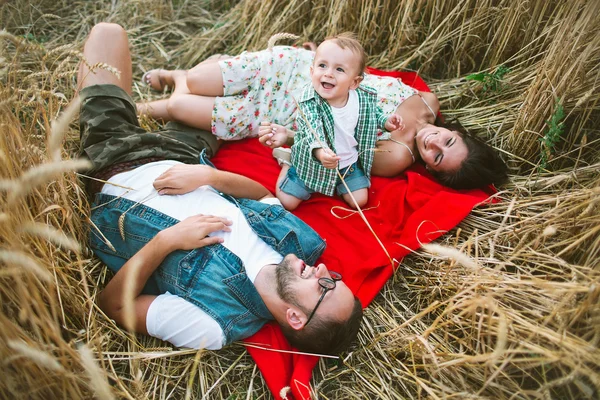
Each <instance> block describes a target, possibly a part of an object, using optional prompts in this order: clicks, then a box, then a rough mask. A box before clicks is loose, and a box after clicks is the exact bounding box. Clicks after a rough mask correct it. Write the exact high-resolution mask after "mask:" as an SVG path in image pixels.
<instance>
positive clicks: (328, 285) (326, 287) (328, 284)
mask: <svg viewBox="0 0 600 400" xmlns="http://www.w3.org/2000/svg"><path fill="white" fill-rule="evenodd" d="M329 276H331V278H319V286H321V287H322V288H323V293H322V294H321V297H320V298H319V301H317V305H316V306H315V308H314V309H313V310H312V312H311V313H310V315H309V316H308V319H307V320H306V323H305V324H304V326H306V325H308V323H309V322H310V320H311V319H312V317H313V316H314V315H315V313H316V312H317V308H319V304H321V302H322V301H323V298H325V295H326V294H327V292H329V291H330V290H333V289H335V283H336V282H337V281H341V280H342V274H338V273H337V272H333V271H329Z"/></svg>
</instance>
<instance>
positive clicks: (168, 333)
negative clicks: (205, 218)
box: [102, 161, 283, 350]
mask: <svg viewBox="0 0 600 400" xmlns="http://www.w3.org/2000/svg"><path fill="white" fill-rule="evenodd" d="M178 164H181V163H180V162H178V161H157V162H153V163H149V164H145V165H143V166H141V167H138V168H136V169H134V170H132V171H128V172H123V173H121V174H117V175H115V176H113V177H112V178H110V179H109V180H108V182H109V183H107V184H105V185H104V187H103V188H102V193H106V194H110V195H113V196H121V197H124V198H127V199H129V200H133V201H137V202H140V203H142V204H144V205H145V206H148V207H152V208H154V209H155V210H158V211H160V212H162V213H164V214H166V215H168V216H170V217H172V218H175V219H178V220H183V219H185V218H187V217H190V216H192V215H196V214H204V215H215V216H219V217H226V218H228V219H229V220H231V221H232V225H231V227H230V228H231V232H214V233H211V234H210V235H209V236H220V237H222V238H223V240H224V241H223V243H222V244H223V246H225V247H226V248H227V249H229V250H230V251H231V252H232V253H234V254H235V255H237V256H238V257H239V258H240V259H241V260H242V262H243V263H244V267H245V268H246V273H247V275H248V278H249V279H250V280H251V281H252V282H254V279H255V278H256V276H257V275H258V273H259V272H260V270H261V269H262V267H264V266H265V265H269V264H278V263H280V262H281V260H282V259H283V257H282V256H281V255H280V254H279V253H277V252H276V251H275V250H273V249H272V248H271V247H270V246H269V245H267V244H266V243H265V242H264V241H263V240H262V239H260V238H259V237H258V236H257V235H256V234H255V233H254V231H253V230H252V228H250V225H248V222H247V221H246V218H245V217H244V214H243V213H242V212H241V211H240V209H239V208H238V207H236V206H235V205H234V204H233V203H231V202H229V201H227V200H225V199H224V198H223V197H221V196H220V195H219V194H218V193H217V192H216V191H215V190H214V189H212V188H211V187H209V186H202V187H200V188H198V189H196V190H194V191H192V192H189V193H186V194H183V195H164V196H160V195H158V193H157V191H156V190H155V189H154V187H153V186H152V183H153V182H154V180H155V179H156V178H157V177H158V176H159V175H161V174H162V173H163V172H165V171H167V170H168V169H169V168H171V167H172V166H174V165H178ZM110 183H113V184H116V185H119V186H115V185H111V184H110ZM127 187H128V188H132V189H134V190H128V189H126V188H127ZM262 202H264V203H268V204H281V203H280V202H279V200H277V198H268V199H264V200H262ZM146 328H147V329H148V333H149V334H150V335H151V336H154V337H157V338H160V339H162V340H167V341H169V342H171V343H173V344H174V345H175V346H177V347H191V348H206V349H210V350H216V349H220V348H221V347H223V343H224V339H225V337H224V335H223V330H222V329H221V327H220V325H219V324H218V323H217V322H216V321H215V320H213V319H212V318H211V317H210V316H209V315H208V314H206V313H205V312H204V311H202V309H200V308H199V307H197V306H195V305H193V304H191V303H189V302H187V301H186V300H184V299H182V298H180V297H178V296H176V295H173V294H170V293H165V294H162V295H160V296H158V297H157V298H156V299H155V300H154V301H153V302H152V304H150V308H149V309H148V315H147V316H146Z"/></svg>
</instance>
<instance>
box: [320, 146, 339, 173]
mask: <svg viewBox="0 0 600 400" xmlns="http://www.w3.org/2000/svg"><path fill="white" fill-rule="evenodd" d="M315 158H316V159H317V160H319V161H320V162H321V164H323V166H324V167H325V168H327V169H335V168H337V166H338V161H340V157H338V156H337V155H336V154H335V153H334V152H333V151H331V150H329V149H324V148H320V149H316V150H315Z"/></svg>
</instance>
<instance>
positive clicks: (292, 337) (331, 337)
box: [281, 297, 363, 355]
mask: <svg viewBox="0 0 600 400" xmlns="http://www.w3.org/2000/svg"><path fill="white" fill-rule="evenodd" d="M362 315H363V310H362V305H361V303H360V300H359V299H358V297H354V306H353V308H352V313H351V314H350V317H348V319H347V320H345V321H336V320H332V319H330V320H326V319H325V318H323V317H322V316H320V315H319V314H315V315H314V316H313V318H312V319H311V320H310V324H308V325H307V326H305V327H304V328H302V329H300V330H296V329H293V328H292V327H291V326H289V325H287V324H284V325H281V330H282V331H283V334H284V336H285V337H286V339H287V340H288V342H290V344H291V345H292V346H294V347H295V348H297V349H298V350H300V351H303V352H307V353H315V354H331V355H337V354H339V353H341V352H342V351H344V350H346V349H347V348H348V347H349V346H350V344H351V343H352V342H353V341H354V339H355V338H356V335H357V334H358V330H359V328H360V323H361V321H362Z"/></svg>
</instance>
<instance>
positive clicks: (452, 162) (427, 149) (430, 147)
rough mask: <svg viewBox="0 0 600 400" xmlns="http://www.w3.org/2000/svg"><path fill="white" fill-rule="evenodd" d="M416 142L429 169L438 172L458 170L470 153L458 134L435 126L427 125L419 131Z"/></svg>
mask: <svg viewBox="0 0 600 400" xmlns="http://www.w3.org/2000/svg"><path fill="white" fill-rule="evenodd" d="M415 142H416V144H417V149H418V150H419V154H420V155H421V159H422V160H423V162H424V163H425V164H426V165H427V167H428V169H430V170H433V171H437V172H446V171H449V172H452V171H456V170H458V168H459V167H460V165H461V164H462V162H463V161H464V160H465V158H466V157H467V154H468V153H469V151H468V149H467V145H466V144H465V142H464V140H463V138H462V136H460V134H459V133H458V132H456V131H450V130H448V129H446V128H442V127H439V126H435V125H430V124H427V125H426V126H425V127H424V128H423V129H421V130H420V131H418V132H417V136H416V137H415Z"/></svg>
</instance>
